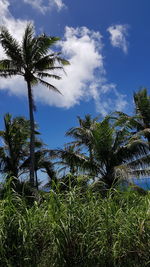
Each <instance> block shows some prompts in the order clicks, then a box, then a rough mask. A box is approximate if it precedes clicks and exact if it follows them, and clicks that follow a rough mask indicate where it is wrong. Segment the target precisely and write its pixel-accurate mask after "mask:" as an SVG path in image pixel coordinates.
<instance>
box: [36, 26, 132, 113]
mask: <svg viewBox="0 0 150 267" xmlns="http://www.w3.org/2000/svg"><path fill="white" fill-rule="evenodd" d="M64 37H65V39H64V41H62V42H61V43H60V45H61V49H62V53H63V55H65V57H67V58H68V59H69V61H70V65H69V66H67V67H66V73H67V76H63V78H62V80H60V81H53V84H55V86H56V87H57V88H58V89H59V90H60V91H61V92H62V94H63V95H56V94H55V93H54V92H49V90H48V89H46V88H44V87H41V89H40V90H35V96H36V98H37V100H38V99H40V100H43V101H44V102H45V103H46V104H50V105H55V106H58V107H65V108H70V107H72V106H74V105H76V104H79V103H80V101H81V100H84V101H88V100H90V99H94V101H95V104H96V109H97V111H98V112H100V113H101V114H102V115H106V114H107V113H108V112H110V111H112V110H115V109H118V108H120V110H122V109H124V107H125V106H126V104H127V102H126V100H125V96H124V95H122V94H120V93H119V92H118V91H117V89H116V85H114V84H109V83H108V81H107V79H106V71H105V69H104V62H103V56H102V50H103V43H102V36H101V35H100V33H99V32H94V31H90V30H89V29H88V28H86V27H81V28H70V27H66V29H65V36H64Z"/></svg>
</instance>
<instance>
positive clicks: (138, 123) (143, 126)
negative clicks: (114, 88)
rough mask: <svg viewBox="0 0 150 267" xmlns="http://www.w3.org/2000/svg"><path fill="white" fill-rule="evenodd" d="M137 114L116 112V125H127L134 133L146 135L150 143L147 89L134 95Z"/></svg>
mask: <svg viewBox="0 0 150 267" xmlns="http://www.w3.org/2000/svg"><path fill="white" fill-rule="evenodd" d="M133 100H134V106H135V114H134V115H133V116H130V115H128V114H125V113H123V112H115V113H114V115H117V116H115V117H113V116H111V118H113V119H115V125H116V126H120V127H122V126H125V125H126V127H127V128H129V129H130V130H131V131H132V133H133V134H136V133H137V134H138V135H139V136H144V137H145V138H146V139H147V140H148V142H149V144H150V96H148V92H147V89H146V88H144V89H141V90H140V91H139V92H137V93H134V96H133Z"/></svg>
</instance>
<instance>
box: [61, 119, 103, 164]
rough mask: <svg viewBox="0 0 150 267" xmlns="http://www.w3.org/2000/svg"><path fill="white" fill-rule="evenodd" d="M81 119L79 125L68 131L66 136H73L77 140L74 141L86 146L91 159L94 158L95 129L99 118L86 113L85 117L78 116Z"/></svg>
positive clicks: (77, 144) (80, 145)
mask: <svg viewBox="0 0 150 267" xmlns="http://www.w3.org/2000/svg"><path fill="white" fill-rule="evenodd" d="M77 118H78V121H79V126H77V127H72V128H71V129H69V130H68V131H67V133H66V136H70V137H73V138H74V139H75V141H74V142H73V143H74V144H75V145H76V146H79V147H84V148H86V149H87V151H88V153H89V157H90V160H91V162H92V160H93V148H92V142H93V141H92V139H93V129H94V127H95V125H96V122H97V120H98V118H97V117H96V118H91V115H89V114H87V115H85V119H81V118H80V117H79V116H78V117H77Z"/></svg>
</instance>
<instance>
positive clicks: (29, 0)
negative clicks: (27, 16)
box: [23, 0, 65, 14]
mask: <svg viewBox="0 0 150 267" xmlns="http://www.w3.org/2000/svg"><path fill="white" fill-rule="evenodd" d="M23 1H24V3H26V4H29V5H31V6H32V7H33V8H35V9H37V10H38V11H40V12H41V13H43V14H45V13H46V12H47V11H48V10H51V9H52V8H54V7H55V8H57V10H58V11H59V10H61V9H62V8H64V7H65V4H64V3H63V1H62V0H23ZM45 2H46V3H45Z"/></svg>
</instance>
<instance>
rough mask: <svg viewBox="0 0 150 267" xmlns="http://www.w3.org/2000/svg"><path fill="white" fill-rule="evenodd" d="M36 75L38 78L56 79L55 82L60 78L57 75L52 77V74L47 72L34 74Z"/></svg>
mask: <svg viewBox="0 0 150 267" xmlns="http://www.w3.org/2000/svg"><path fill="white" fill-rule="evenodd" d="M36 75H37V76H38V77H40V78H42V79H43V78H53V79H56V80H61V77H60V76H58V75H54V74H50V73H47V72H36Z"/></svg>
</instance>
